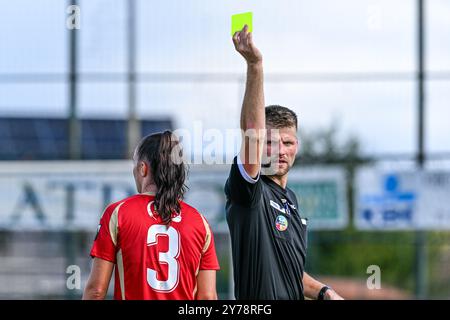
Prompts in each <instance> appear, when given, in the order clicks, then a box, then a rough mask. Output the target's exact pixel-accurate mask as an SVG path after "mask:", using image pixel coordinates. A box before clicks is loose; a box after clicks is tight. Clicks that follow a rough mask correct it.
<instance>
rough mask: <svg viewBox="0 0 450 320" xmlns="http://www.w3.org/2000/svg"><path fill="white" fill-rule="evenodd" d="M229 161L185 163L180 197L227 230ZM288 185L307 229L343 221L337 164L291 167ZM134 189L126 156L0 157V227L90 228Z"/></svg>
mask: <svg viewBox="0 0 450 320" xmlns="http://www.w3.org/2000/svg"><path fill="white" fill-rule="evenodd" d="M228 173H229V165H217V166H196V165H191V166H190V168H189V180H188V181H187V185H188V187H189V189H188V191H187V193H186V197H185V201H186V202H187V203H189V204H190V205H192V206H193V207H195V208H196V209H197V210H198V211H199V212H201V213H202V214H203V215H204V216H205V217H206V218H207V219H208V221H209V223H210V224H211V226H212V228H213V230H214V231H215V232H228V227H227V224H226V215H225V202H226V198H225V194H224V184H225V181H226V179H227V178H228ZM288 185H289V187H290V188H292V190H293V191H294V192H295V193H296V195H297V198H298V200H299V206H300V211H301V214H302V215H305V216H306V217H308V218H309V225H310V227H311V229H316V230H317V229H341V228H344V227H345V226H346V225H347V220H348V218H347V204H346V196H345V175H344V172H343V171H342V170H340V169H338V168H317V167H316V168H311V167H301V168H294V169H292V170H291V172H290V178H289V183H288ZM135 193H136V187H135V183H134V179H133V175H132V162H131V161H83V162H82V161H78V162H77V161H55V162H3V163H0V229H8V230H88V231H89V230H92V232H95V230H96V228H97V225H98V221H99V218H100V216H101V215H102V213H103V211H104V209H105V207H106V206H107V205H108V204H110V203H113V202H116V201H119V200H121V199H123V198H126V197H128V196H130V195H133V194H135Z"/></svg>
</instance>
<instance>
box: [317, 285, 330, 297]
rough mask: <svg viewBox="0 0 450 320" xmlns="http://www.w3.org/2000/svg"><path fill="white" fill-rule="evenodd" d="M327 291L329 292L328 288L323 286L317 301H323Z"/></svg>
mask: <svg viewBox="0 0 450 320" xmlns="http://www.w3.org/2000/svg"><path fill="white" fill-rule="evenodd" d="M328 290H331V288H330V287H329V286H323V287H322V289H320V291H319V295H318V297H317V300H325V292H327V291H328Z"/></svg>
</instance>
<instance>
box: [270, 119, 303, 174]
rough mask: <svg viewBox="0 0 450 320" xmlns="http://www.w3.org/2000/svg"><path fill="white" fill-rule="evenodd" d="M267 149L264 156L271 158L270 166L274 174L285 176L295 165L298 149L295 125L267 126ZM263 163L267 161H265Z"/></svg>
mask: <svg viewBox="0 0 450 320" xmlns="http://www.w3.org/2000/svg"><path fill="white" fill-rule="evenodd" d="M266 129H267V134H266V143H265V150H263V156H264V158H266V157H267V158H266V159H270V160H269V162H270V167H271V168H272V169H273V172H274V175H276V176H284V175H285V174H287V173H288V172H289V169H290V168H291V167H292V166H293V165H294V161H295V156H296V155H297V151H298V139H297V130H296V129H295V127H285V128H280V129H276V128H273V127H271V126H267V127H266ZM263 163H267V162H266V161H263Z"/></svg>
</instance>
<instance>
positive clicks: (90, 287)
mask: <svg viewBox="0 0 450 320" xmlns="http://www.w3.org/2000/svg"><path fill="white" fill-rule="evenodd" d="M113 270H114V263H112V262H109V261H106V260H103V259H100V258H94V260H93V262H92V270H91V274H90V275H89V279H88V281H87V284H86V288H85V289H84V293H83V300H103V299H105V296H106V293H107V292H108V287H109V282H110V281H111V275H112V272H113Z"/></svg>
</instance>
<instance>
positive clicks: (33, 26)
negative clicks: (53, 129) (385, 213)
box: [0, 0, 450, 154]
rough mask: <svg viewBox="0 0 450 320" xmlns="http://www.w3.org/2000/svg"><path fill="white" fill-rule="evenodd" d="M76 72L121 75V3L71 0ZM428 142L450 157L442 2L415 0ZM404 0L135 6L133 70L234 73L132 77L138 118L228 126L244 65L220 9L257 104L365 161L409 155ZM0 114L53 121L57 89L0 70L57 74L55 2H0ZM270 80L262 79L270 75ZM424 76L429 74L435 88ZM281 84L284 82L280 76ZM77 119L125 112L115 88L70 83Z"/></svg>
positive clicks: (410, 91)
mask: <svg viewBox="0 0 450 320" xmlns="http://www.w3.org/2000/svg"><path fill="white" fill-rule="evenodd" d="M79 2H80V3H79V4H80V8H81V29H80V30H79V31H77V32H79V35H80V37H79V39H80V42H79V53H80V65H79V68H80V72H81V73H92V72H107V73H116V72H118V73H121V72H125V71H126V59H127V51H126V31H125V29H126V28H125V27H126V5H125V1H123V0H81V1H79ZM426 2H427V12H426V21H427V28H428V29H427V34H426V46H427V51H426V54H427V59H426V67H427V70H428V71H429V72H430V78H431V80H429V81H428V82H427V86H426V92H427V96H426V102H427V116H426V128H427V132H426V147H427V150H428V151H429V152H445V151H448V152H450V139H449V138H450V78H449V79H447V80H443V79H441V80H436V78H437V76H439V75H440V74H441V73H445V72H447V74H450V41H448V39H450V1H448V0H427V1H426ZM415 3H416V1H415V0H395V1H388V0H342V1H336V0H315V1H311V0H309V1H307V0H276V1H275V0H226V1H218V0H215V1H211V0H189V1H186V0H184V1H183V0H165V1H150V0H139V1H137V8H138V10H137V11H138V15H137V35H136V38H137V42H138V46H137V60H136V66H137V71H138V72H140V73H161V74H166V73H170V74H172V73H208V74H210V73H219V74H232V75H233V76H236V77H237V78H236V79H241V80H240V81H234V82H230V81H229V82H225V83H220V82H213V83H208V82H189V81H185V82H141V83H140V84H139V85H138V92H137V95H138V112H139V115H140V116H141V117H142V118H146V119H147V118H167V117H170V118H172V119H173V120H174V124H175V127H176V128H183V129H188V130H193V127H194V126H195V125H197V126H198V124H199V123H200V124H201V126H202V127H203V128H204V129H208V128H210V129H217V130H219V131H221V132H225V130H227V129H230V128H236V127H237V126H238V125H239V121H238V120H239V111H240V105H241V101H242V97H243V93H244V83H243V82H242V78H243V76H244V75H245V62H244V60H243V59H242V57H241V56H239V54H238V53H237V52H235V51H234V48H233V45H232V42H231V37H230V22H231V15H232V14H235V13H240V12H246V11H252V12H253V15H254V21H253V24H254V40H255V44H256V45H257V47H258V48H259V49H260V50H261V52H262V54H263V56H264V71H265V75H266V83H265V98H266V104H281V105H285V106H287V107H290V108H292V109H293V110H294V111H295V112H296V113H297V114H298V116H299V121H300V126H301V127H302V128H303V130H304V131H305V132H308V131H312V130H316V129H318V128H327V127H328V126H330V124H331V123H333V122H337V123H338V125H339V127H340V128H341V130H342V132H341V135H342V138H343V139H344V138H345V137H347V136H349V135H354V136H357V137H358V138H359V139H360V141H361V142H362V146H363V151H364V152H365V153H369V154H373V153H381V154H384V153H413V152H415V150H416V133H415V130H416V117H417V114H416V83H415V81H414V71H415V70H416V67H415V65H416V55H415V51H414V50H415V46H416V38H415V32H416V26H415V19H416V14H417V13H416V8H415ZM0 4H1V5H0V116H2V115H4V116H7V115H16V116H30V115H33V116H43V115H45V116H64V115H66V114H67V110H68V109H67V99H66V94H67V85H66V83H64V82H63V83H48V82H41V83H39V82H37V83H9V82H8V81H6V80H2V79H3V78H2V76H1V74H15V73H31V74H35V73H36V74H38V73H50V74H54V73H57V74H64V73H65V72H67V69H68V67H67V36H68V32H69V31H68V30H67V29H66V27H65V22H66V18H67V13H66V8H67V4H68V1H66V0H40V1H33V0H16V1H6V0H0ZM327 73H331V74H336V75H338V76H339V75H340V74H348V73H390V74H391V73H392V74H397V73H399V74H400V75H401V79H402V80H398V79H397V80H392V79H384V80H383V79H379V80H377V81H369V82H366V81H363V80H360V79H356V80H353V81H326V82H318V81H289V80H284V79H288V76H289V75H292V74H299V75H307V76H314V75H316V76H317V75H323V74H327ZM274 77H276V78H277V79H281V80H282V81H277V82H275V81H272V80H271V79H274ZM433 79H435V80H433ZM283 80H284V81H283ZM79 113H80V116H81V117H86V118H88V117H96V118H123V117H125V115H126V113H127V87H126V83H124V82H113V83H111V82H106V83H92V82H87V81H84V82H82V83H81V84H80V104H79Z"/></svg>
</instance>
